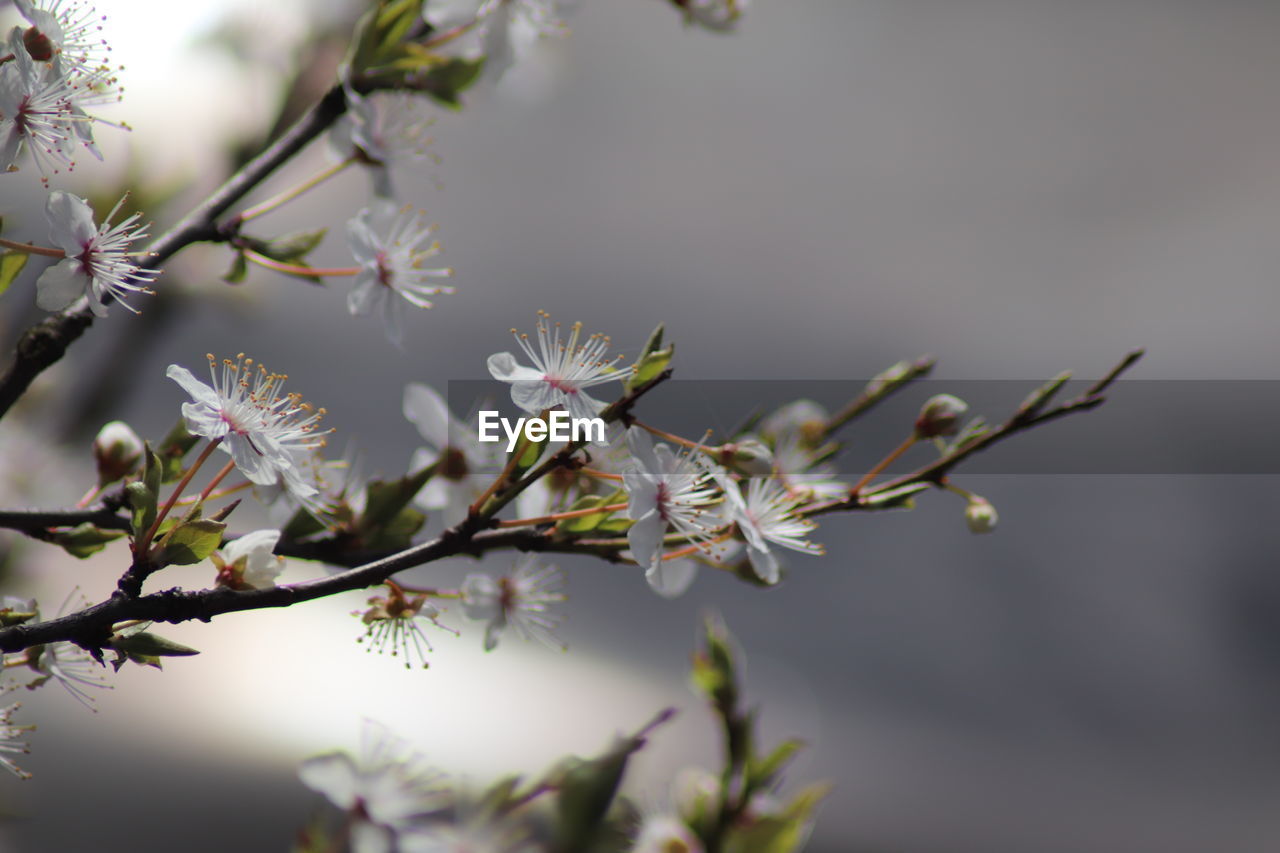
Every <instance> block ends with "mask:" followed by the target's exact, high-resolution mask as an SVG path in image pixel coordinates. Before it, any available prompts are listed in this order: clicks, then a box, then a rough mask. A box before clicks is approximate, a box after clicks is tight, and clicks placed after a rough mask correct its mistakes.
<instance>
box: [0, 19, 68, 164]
mask: <svg viewBox="0 0 1280 853" xmlns="http://www.w3.org/2000/svg"><path fill="white" fill-rule="evenodd" d="M0 52H4V53H8V54H11V55H12V56H13V59H11V60H10V61H8V62H6V63H4V64H2V65H0V172H5V171H9V172H12V171H14V170H15V169H16V168H17V167H16V165H15V164H16V163H17V160H18V155H19V154H20V153H21V151H22V149H23V147H26V148H27V149H28V150H29V151H30V152H31V157H32V159H33V160H35V163H36V167H37V168H38V169H39V170H40V172H41V180H43V181H44V182H45V183H46V184H47V183H48V177H49V175H50V174H57V173H58V172H60V171H62V170H63V169H67V170H70V169H72V168H73V167H74V166H75V160H74V157H73V151H74V148H75V145H76V143H75V141H74V140H73V139H72V137H73V136H76V135H77V134H76V131H75V130H74V129H73V127H72V125H73V124H76V123H77V121H78V119H77V117H76V116H74V115H73V113H72V109H71V94H72V93H71V87H70V85H69V84H68V83H67V80H66V78H65V77H64V76H63V74H62V73H61V70H60V69H59V68H58V67H57V65H56V63H48V62H36V61H35V60H33V59H32V58H31V55H30V54H29V53H28V52H27V49H26V46H25V45H24V44H23V40H22V30H21V28H18V27H15V28H14V29H13V31H12V32H11V33H10V35H9V38H8V40H7V42H6V43H5V45H4V47H0Z"/></svg>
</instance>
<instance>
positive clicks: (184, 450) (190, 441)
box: [156, 420, 200, 483]
mask: <svg viewBox="0 0 1280 853" xmlns="http://www.w3.org/2000/svg"><path fill="white" fill-rule="evenodd" d="M199 441H200V436H198V435H192V434H191V433H189V432H187V424H186V422H185V421H183V420H179V421H178V422H177V423H176V424H174V425H173V429H171V430H169V432H168V434H166V435H165V437H164V438H162V439H160V447H159V450H157V451H156V452H157V453H158V454H159V456H160V461H161V463H162V470H161V472H160V482H162V483H170V482H173V481H174V480H177V479H179V478H180V477H181V476H182V472H183V470H184V467H185V466H184V465H183V464H182V460H183V459H185V458H186V456H187V454H188V453H190V452H191V448H193V447H195V446H196V444H197V443H198V442H199Z"/></svg>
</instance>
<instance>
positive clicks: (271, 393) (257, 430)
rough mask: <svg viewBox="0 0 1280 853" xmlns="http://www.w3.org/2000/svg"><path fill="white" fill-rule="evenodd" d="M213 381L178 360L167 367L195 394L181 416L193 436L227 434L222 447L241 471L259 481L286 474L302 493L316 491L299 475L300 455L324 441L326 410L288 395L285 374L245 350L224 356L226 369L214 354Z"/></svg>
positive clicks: (220, 436) (271, 481) (274, 479)
mask: <svg viewBox="0 0 1280 853" xmlns="http://www.w3.org/2000/svg"><path fill="white" fill-rule="evenodd" d="M209 373H210V375H211V376H212V378H213V385H212V386H209V385H206V384H204V383H203V382H201V381H199V380H198V379H196V378H195V377H194V376H192V375H191V371H189V370H187V369H186V368H185V367H179V366H178V365H176V364H171V365H169V369H168V370H167V371H166V372H165V375H166V376H168V377H169V378H170V379H172V380H173V381H175V382H177V383H178V384H179V385H181V386H182V388H183V390H184V391H186V392H187V393H188V394H190V395H191V399H192V402H190V403H183V404H182V416H183V418H184V419H185V420H186V424H187V429H188V430H189V431H190V432H191V433H192V434H193V435H199V436H203V437H204V438H208V439H211V440H212V439H222V442H221V444H220V445H219V449H220V450H223V451H225V452H226V453H228V454H230V456H231V458H232V460H233V461H234V462H235V463H236V467H237V468H239V469H240V473H242V474H244V476H245V477H247V478H248V479H249V480H250V481H251V482H254V483H258V484H259V485H264V486H268V485H274V484H275V483H276V482H277V479H278V478H280V477H284V478H285V480H286V484H288V483H289V481H291V480H292V481H293V486H294V488H296V489H298V490H299V491H300V493H303V494H305V493H307V492H310V493H311V494H314V493H315V489H314V487H312V486H310V485H308V484H307V483H306V482H305V481H303V480H302V479H301V477H300V476H298V471H297V468H296V463H295V456H296V455H298V454H303V453H306V452H307V451H310V450H314V449H317V448H319V447H322V446H324V443H325V442H324V436H325V435H326V434H327V433H326V432H320V431H317V429H316V427H317V426H318V424H319V422H320V419H321V418H322V417H323V416H324V409H318V410H317V409H313V408H312V407H311V406H310V405H309V404H307V403H304V402H302V399H301V397H300V396H299V395H297V394H287V395H286V394H285V393H284V383H285V380H286V378H287V377H286V376H285V375H283V374H279V373H269V372H267V369H266V368H265V367H263V366H262V365H261V364H257V365H255V364H254V361H253V359H251V358H245V357H244V353H241V354H240V355H238V356H236V358H235V359H234V360H233V359H229V358H228V359H223V361H222V369H221V371H219V370H218V366H217V362H216V360H215V359H214V357H213V356H212V355H210V356H209Z"/></svg>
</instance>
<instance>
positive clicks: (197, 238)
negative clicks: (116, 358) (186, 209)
mask: <svg viewBox="0 0 1280 853" xmlns="http://www.w3.org/2000/svg"><path fill="white" fill-rule="evenodd" d="M346 108H347V100H346V93H345V92H344V91H343V89H342V86H340V85H335V86H334V87H333V88H331V89H330V90H329V91H328V92H326V93H325V95H324V97H322V98H321V99H320V100H319V101H318V102H316V104H315V105H314V106H313V107H312V108H311V109H310V110H308V111H307V113H306V114H305V115H303V117H302V118H300V119H299V120H298V121H297V123H295V124H294V125H293V127H291V128H290V129H289V130H288V131H287V132H286V133H285V134H284V135H283V136H281V137H280V138H279V139H277V140H276V141H275V142H273V143H271V145H269V146H267V148H266V149H265V150H263V151H262V153H260V154H259V155H258V156H257V157H254V158H253V159H252V160H250V161H249V162H248V163H247V164H245V166H244V167H243V168H241V169H240V170H239V171H237V172H236V173H235V174H234V175H232V176H231V177H230V178H229V179H228V180H227V182H226V183H224V184H223V185H222V186H221V187H219V188H218V189H217V190H216V191H214V193H213V194H212V195H210V196H209V197H208V198H207V199H205V200H204V201H203V202H201V203H200V204H199V205H197V206H196V207H195V209H193V210H192V211H191V212H190V213H188V214H187V215H186V216H185V217H183V218H182V220H181V221H179V222H178V223H177V224H176V225H174V226H173V227H172V228H170V229H169V230H168V231H166V232H165V233H164V234H162V235H160V236H159V237H158V238H156V239H155V240H154V241H153V242H152V243H151V247H150V251H151V252H152V253H153V254H152V255H150V256H148V257H145V258H143V259H142V261H141V263H139V266H140V267H142V268H143V269H156V268H158V267H159V266H160V265H161V264H163V263H164V262H165V261H166V260H168V259H169V258H171V257H173V255H175V254H177V253H178V252H179V251H181V250H182V249H184V248H186V247H187V246H189V245H191V244H192V243H198V242H202V241H211V240H212V241H221V240H227V239H229V237H230V236H231V235H233V234H234V233H235V231H236V229H237V228H238V227H239V223H238V222H237V221H236V220H235V219H234V218H233V219H232V220H230V221H229V222H227V223H225V224H223V225H221V226H220V225H218V223H217V220H218V217H220V216H222V215H223V214H224V213H226V212H227V211H228V210H229V209H230V208H231V206H232V205H233V204H235V203H236V202H237V201H239V200H240V199H242V198H244V196H245V195H247V194H248V193H249V192H250V191H252V190H253V189H254V187H256V186H257V185H258V184H260V183H262V181H263V180H265V179H266V178H267V177H268V176H269V175H271V173H272V172H274V171H275V170H276V169H278V168H279V167H280V166H281V165H282V164H284V163H286V162H287V161H288V160H289V159H290V158H292V157H293V156H294V155H295V154H297V153H298V152H299V151H301V150H302V149H303V148H304V147H306V145H307V144H308V143H309V142H311V141H312V140H313V139H315V138H316V137H318V136H319V135H320V134H321V133H323V132H324V131H325V130H326V129H327V128H328V127H329V126H330V125H332V124H333V123H334V122H335V121H336V120H337V119H338V117H339V116H341V115H342V114H343V113H344V112H345V111H346ZM92 323H93V312H92V311H91V310H90V309H89V301H88V299H87V298H84V297H82V298H81V299H79V300H77V301H76V302H75V303H74V304H73V305H72V306H71V307H70V308H68V309H66V310H65V311H63V312H61V313H59V314H55V315H53V316H52V317H48V318H46V319H44V320H41V321H40V322H39V323H36V324H35V325H34V326H32V327H31V328H30V329H28V330H27V331H26V332H24V333H23V334H22V337H21V338H19V340H18V344H17V346H16V347H15V348H14V354H13V359H12V361H11V363H10V364H9V366H8V368H6V370H5V372H4V374H3V375H2V376H0V417H4V415H5V413H7V412H8V411H9V409H10V408H11V407H12V406H13V404H14V403H16V402H17V401H18V398H20V397H21V396H22V395H23V394H24V393H25V392H26V390H27V388H28V387H30V385H31V383H32V382H33V381H35V378H36V377H37V376H39V375H40V374H41V373H42V372H44V371H45V370H47V369H48V368H49V367H51V366H53V365H54V364H55V363H56V362H57V361H58V360H59V359H61V358H62V356H63V355H65V354H66V351H67V347H69V346H70V345H71V344H72V343H73V342H74V341H75V340H76V339H77V338H79V337H80V336H81V335H82V334H84V331H85V329H87V328H89V326H90V325H92Z"/></svg>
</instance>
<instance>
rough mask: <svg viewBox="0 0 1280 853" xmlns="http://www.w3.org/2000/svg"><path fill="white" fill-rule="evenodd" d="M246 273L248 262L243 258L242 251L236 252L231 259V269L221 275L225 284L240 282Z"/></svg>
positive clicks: (247, 271)
mask: <svg viewBox="0 0 1280 853" xmlns="http://www.w3.org/2000/svg"><path fill="white" fill-rule="evenodd" d="M248 275H249V262H248V261H247V260H246V259H245V256H244V252H236V254H235V257H233V258H232V259H231V269H229V270H227V272H226V274H224V275H223V276H222V280H223V281H225V282H226V283H227V284H240V283H242V282H243V281H244V280H245V278H246V277H247V276H248Z"/></svg>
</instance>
